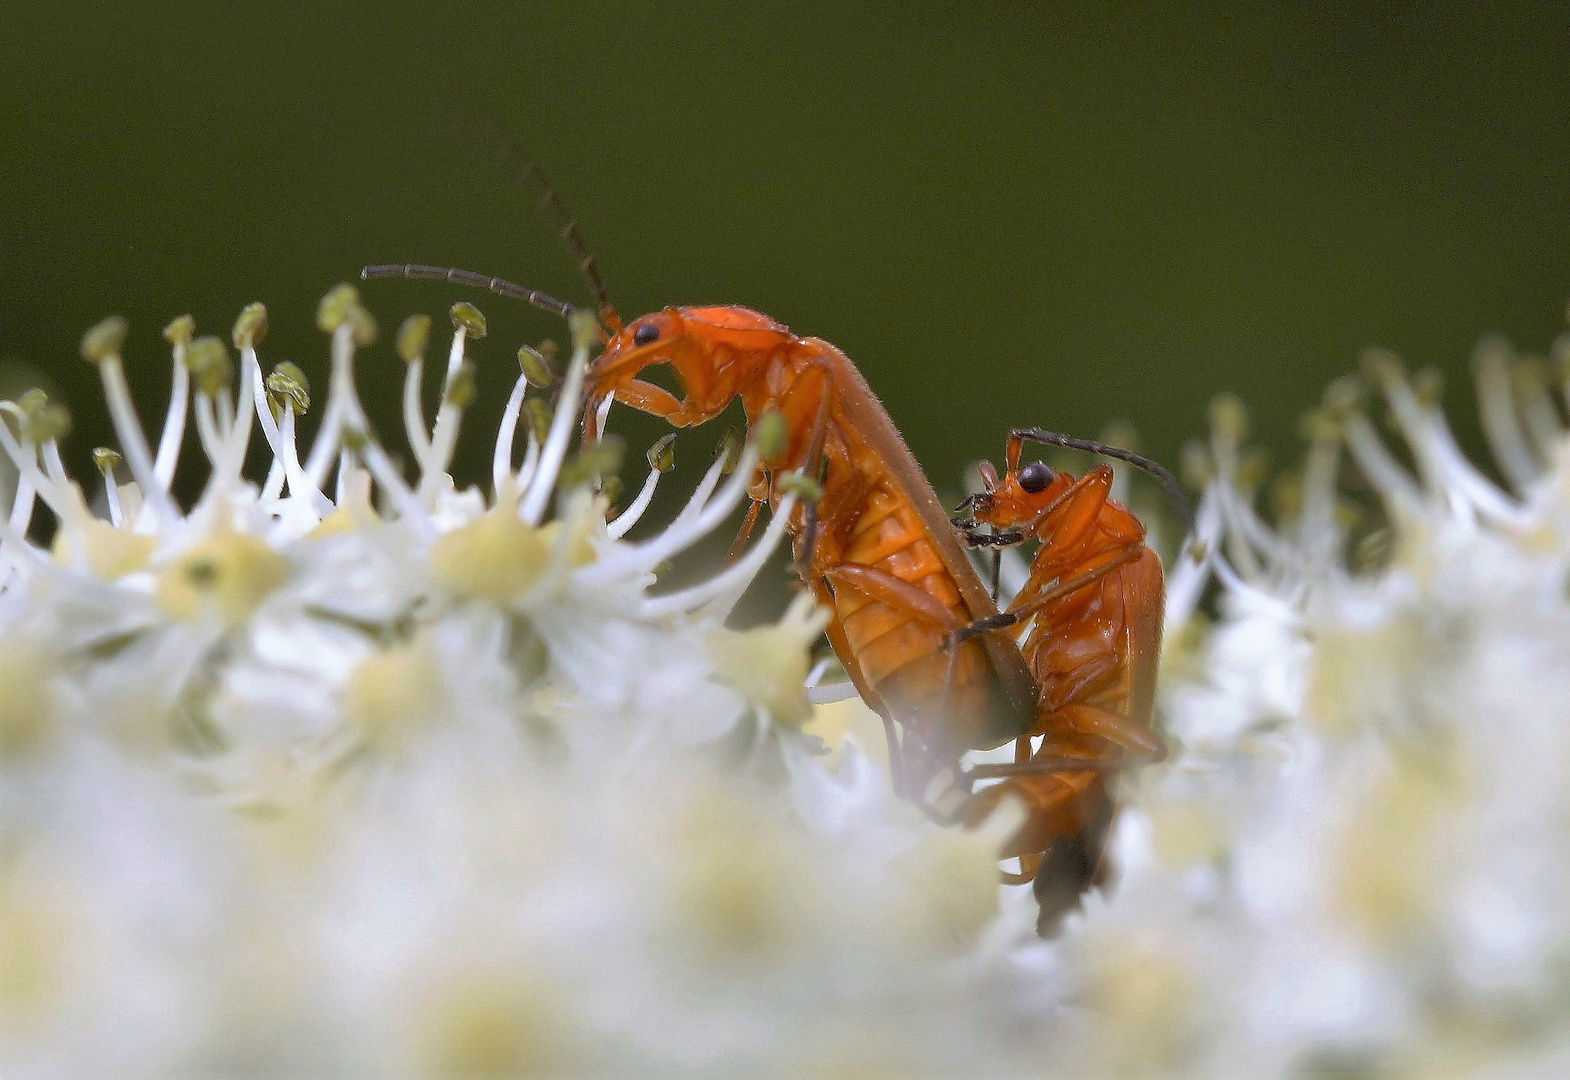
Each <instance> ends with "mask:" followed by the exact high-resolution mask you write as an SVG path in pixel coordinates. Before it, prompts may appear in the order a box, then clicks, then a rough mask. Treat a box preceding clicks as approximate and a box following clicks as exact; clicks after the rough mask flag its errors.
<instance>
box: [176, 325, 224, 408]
mask: <svg viewBox="0 0 1570 1080" xmlns="http://www.w3.org/2000/svg"><path fill="white" fill-rule="evenodd" d="M185 366H186V367H188V368H190V370H191V377H192V378H194V379H195V380H196V386H197V389H199V390H201V392H202V393H204V394H216V393H218V391H220V390H222V389H223V388H224V387H226V386H228V385H229V378H230V376H231V374H232V372H231V371H230V366H229V350H228V348H227V347H225V345H224V343H223V342H222V341H221V340H220V339H218V338H216V337H213V336H211V335H208V336H207V337H199V338H197V339H196V340H195V341H193V342H191V344H190V346H189V347H188V348H187V349H186V350H185Z"/></svg>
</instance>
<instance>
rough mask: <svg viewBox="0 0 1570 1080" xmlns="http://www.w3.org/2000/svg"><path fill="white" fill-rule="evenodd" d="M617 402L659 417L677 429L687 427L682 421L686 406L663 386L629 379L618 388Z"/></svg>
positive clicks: (642, 380)
mask: <svg viewBox="0 0 1570 1080" xmlns="http://www.w3.org/2000/svg"><path fill="white" fill-rule="evenodd" d="M616 400H617V401H619V402H621V403H622V404H623V405H630V406H632V407H633V408H634V409H637V410H638V411H639V412H646V413H648V414H649V415H650V416H658V417H659V418H660V419H661V420H665V421H668V422H670V423H671V424H674V425H675V426H676V427H684V426H685V425H684V424H682V423H681V419H680V418H681V413H682V410H683V409H684V408H685V406H684V405H683V404H682V402H681V399H679V398H678V397H677V396H676V395H675V394H673V393H671V392H670V391H669V390H667V389H665V388H664V387H663V386H656V385H654V384H653V383H651V382H648V381H647V380H644V379H628V380H627V381H626V382H624V383H622V384H621V385H620V386H618V387H616Z"/></svg>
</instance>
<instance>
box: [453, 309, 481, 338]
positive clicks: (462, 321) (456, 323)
mask: <svg viewBox="0 0 1570 1080" xmlns="http://www.w3.org/2000/svg"><path fill="white" fill-rule="evenodd" d="M447 314H448V315H449V316H450V317H451V318H452V328H453V329H454V330H456V331H458V332H459V333H460V334H464V335H465V336H467V337H471V338H473V339H475V340H476V341H478V340H479V339H480V338H482V337H484V336H485V316H484V315H482V314H480V309H479V308H477V307H475V306H474V305H473V304H471V303H469V302H468V301H467V300H459V301H458V302H457V303H456V304H454V305H453V306H452V307H450V308H448V309H447Z"/></svg>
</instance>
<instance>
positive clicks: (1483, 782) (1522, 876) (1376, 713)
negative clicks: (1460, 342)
mask: <svg viewBox="0 0 1570 1080" xmlns="http://www.w3.org/2000/svg"><path fill="white" fill-rule="evenodd" d="M1554 352H1555V357H1554V359H1555V362H1556V365H1557V369H1558V370H1559V371H1560V372H1561V373H1562V374H1563V373H1565V372H1570V366H1567V365H1566V363H1565V361H1566V360H1570V335H1567V336H1566V337H1564V338H1562V339H1561V340H1560V341H1559V342H1558V343H1556V345H1555V349H1554ZM1474 371H1475V375H1476V379H1477V384H1478V394H1479V398H1480V401H1481V404H1482V410H1483V418H1484V428H1485V431H1486V434H1487V436H1488V439H1489V442H1490V445H1491V448H1492V449H1493V451H1494V456H1495V459H1496V461H1497V462H1498V465H1499V469H1500V472H1501V473H1502V474H1503V475H1504V476H1505V477H1506V478H1508V481H1509V488H1508V489H1506V488H1502V487H1500V486H1499V485H1497V484H1496V483H1494V482H1493V481H1491V480H1489V479H1488V478H1487V477H1486V476H1485V475H1484V474H1483V473H1481V472H1480V471H1479V470H1478V469H1477V468H1476V467H1474V466H1473V465H1472V464H1470V463H1469V462H1468V461H1467V460H1466V458H1465V457H1464V456H1463V455H1462V454H1461V452H1460V450H1459V449H1458V447H1457V444H1456V442H1455V440H1454V438H1453V437H1452V435H1451V432H1450V429H1449V427H1448V426H1447V424H1446V421H1445V419H1444V416H1443V414H1442V413H1441V411H1440V407H1439V401H1438V398H1439V395H1438V387H1439V384H1438V380H1437V379H1436V378H1434V377H1433V373H1431V372H1423V373H1419V374H1418V375H1416V376H1410V377H1409V376H1408V375H1407V374H1406V373H1405V372H1404V371H1403V369H1402V366H1401V364H1400V362H1399V361H1398V360H1396V359H1395V358H1394V357H1393V356H1391V355H1389V354H1388V353H1383V352H1379V351H1370V352H1369V353H1368V354H1367V355H1366V356H1365V357H1364V364H1363V378H1362V379H1361V380H1350V379H1349V380H1343V381H1341V382H1338V383H1335V384H1333V385H1332V386H1331V387H1330V389H1329V391H1328V392H1327V394H1326V397H1325V403H1324V407H1323V409H1322V410H1320V411H1319V412H1317V413H1316V414H1314V415H1312V416H1310V417H1309V418H1308V421H1307V424H1306V435H1307V437H1308V438H1309V441H1310V448H1309V451H1308V455H1307V458H1306V461H1305V464H1304V467H1303V469H1302V473H1301V476H1300V477H1298V478H1295V479H1294V480H1293V481H1292V482H1291V483H1289V484H1287V485H1284V486H1283V489H1282V491H1283V494H1284V497H1283V498H1282V499H1280V500H1278V501H1280V502H1282V503H1283V504H1284V508H1283V511H1282V513H1281V514H1279V515H1278V518H1279V520H1278V521H1277V522H1276V523H1275V524H1274V526H1272V525H1270V524H1267V523H1266V522H1265V521H1264V520H1262V518H1261V517H1260V516H1259V514H1258V513H1257V512H1256V510H1255V509H1254V501H1255V488H1256V486H1257V485H1258V484H1259V481H1260V479H1261V477H1262V474H1263V470H1262V469H1261V468H1259V467H1258V462H1257V459H1253V458H1251V457H1250V455H1248V454H1246V453H1244V452H1243V451H1242V447H1241V443H1242V440H1243V438H1244V434H1245V432H1244V427H1245V423H1244V416H1243V412H1242V408H1241V406H1240V405H1239V404H1238V403H1237V402H1235V401H1233V400H1231V399H1226V398H1223V399H1220V400H1218V401H1217V403H1216V407H1215V409H1214V411H1213V415H1212V436H1211V440H1210V445H1209V447H1208V448H1206V449H1204V450H1201V451H1198V452H1197V453H1195V454H1193V455H1192V457H1191V460H1190V461H1189V463H1188V464H1189V466H1190V468H1191V470H1192V471H1194V472H1196V473H1199V474H1201V478H1203V479H1206V480H1208V487H1207V488H1206V491H1205V495H1204V498H1203V500H1202V502H1201V505H1200V509H1199V512H1198V524H1197V527H1196V534H1197V535H1196V537H1195V538H1194V539H1192V540H1191V541H1190V546H1189V550H1188V558H1186V559H1185V560H1183V562H1182V563H1181V565H1180V566H1179V568H1178V569H1177V570H1176V572H1175V573H1174V575H1173V577H1172V580H1171V581H1170V602H1169V612H1168V614H1169V623H1168V625H1169V633H1170V634H1171V635H1172V636H1173V640H1172V641H1170V642H1169V649H1168V655H1167V657H1166V660H1165V671H1164V675H1165V679H1164V683H1165V687H1164V695H1163V696H1164V712H1165V716H1164V720H1165V725H1166V730H1167V732H1168V734H1169V737H1170V738H1171V739H1172V740H1173V741H1174V743H1175V744H1176V746H1177V748H1178V750H1179V752H1177V753H1176V754H1175V755H1174V760H1173V761H1172V763H1171V764H1170V765H1168V766H1165V767H1162V768H1159V769H1150V770H1146V771H1145V772H1144V773H1143V775H1142V776H1141V777H1139V778H1138V779H1137V780H1136V782H1135V783H1134V784H1126V785H1125V788H1124V790H1125V793H1126V794H1127V795H1128V797H1129V799H1130V802H1131V804H1132V808H1131V809H1129V810H1127V811H1126V812H1125V813H1124V815H1123V817H1122V819H1121V822H1120V831H1119V834H1118V838H1117V845H1116V848H1117V855H1118V858H1119V863H1120V866H1121V876H1122V882H1121V887H1120V888H1119V889H1118V890H1117V892H1116V893H1115V895H1113V896H1112V897H1111V898H1110V899H1100V898H1091V899H1090V900H1088V901H1087V905H1086V907H1087V911H1086V916H1085V918H1084V919H1083V920H1082V921H1081V922H1079V923H1078V925H1076V926H1074V927H1073V928H1072V930H1071V932H1070V933H1069V934H1068V935H1066V940H1065V941H1064V942H1063V945H1062V950H1063V955H1064V958H1065V968H1066V970H1067V971H1068V972H1071V975H1070V976H1069V979H1070V982H1071V983H1072V987H1073V989H1068V988H1065V989H1066V991H1067V992H1068V993H1069V994H1074V993H1078V994H1080V995H1083V998H1084V999H1085V1000H1087V1001H1089V1002H1091V1003H1093V1004H1092V1007H1091V1008H1090V1009H1089V1010H1088V1011H1087V1014H1086V1017H1087V1019H1086V1023H1087V1025H1088V1028H1089V1030H1090V1031H1091V1032H1092V1033H1093V1035H1094V1038H1093V1039H1092V1040H1091V1041H1080V1042H1077V1043H1076V1042H1073V1041H1066V1042H1065V1043H1063V1044H1061V1045H1062V1046H1063V1047H1064V1048H1065V1050H1064V1052H1065V1054H1066V1056H1067V1058H1068V1059H1069V1062H1070V1063H1072V1064H1074V1065H1077V1066H1079V1067H1080V1068H1082V1070H1083V1071H1084V1072H1086V1073H1088V1074H1092V1075H1094V1074H1098V1073H1105V1072H1117V1071H1124V1072H1132V1073H1139V1074H1147V1075H1160V1076H1167V1075H1185V1076H1319V1075H1329V1076H1343V1075H1355V1076H1369V1077H1384V1076H1473V1075H1487V1076H1507V1075H1508V1076H1517V1075H1530V1076H1557V1075H1565V1073H1566V1070H1567V1069H1570V995H1567V993H1566V988H1567V987H1570V982H1567V973H1570V966H1567V965H1570V904H1567V903H1566V898H1567V897H1570V599H1567V593H1566V586H1567V581H1570V578H1567V574H1570V443H1567V442H1566V439H1565V423H1564V419H1563V416H1564V413H1563V411H1562V407H1561V404H1560V403H1556V402H1555V401H1554V400H1553V398H1552V397H1551V396H1550V389H1549V386H1550V383H1549V381H1548V379H1547V378H1546V375H1547V372H1548V371H1549V367H1548V365H1547V364H1546V363H1545V362H1544V361H1543V360H1542V359H1534V358H1530V357H1517V356H1515V355H1513V354H1512V352H1511V350H1510V349H1509V347H1508V346H1507V345H1506V344H1505V343H1504V342H1503V341H1502V340H1500V339H1496V338H1490V339H1485V340H1484V341H1483V343H1482V344H1481V345H1480V346H1479V347H1478V350H1477V353H1476V355H1475V357H1474ZM1370 386H1371V387H1373V388H1375V389H1377V391H1378V392H1379V394H1380V395H1381V396H1382V398H1383V399H1384V401H1385V403H1386V404H1388V406H1389V415H1390V419H1391V421H1392V422H1393V426H1394V427H1395V429H1396V430H1397V431H1398V432H1399V434H1400V438H1401V442H1402V443H1403V444H1404V445H1403V449H1404V451H1405V453H1406V455H1408V457H1409V459H1410V462H1411V467H1410V468H1408V467H1406V466H1404V465H1403V464H1401V462H1400V460H1399V459H1398V457H1397V456H1396V455H1395V454H1394V453H1393V452H1392V451H1391V450H1390V449H1389V447H1388V446H1387V445H1386V443H1385V442H1384V441H1383V440H1382V439H1381V438H1380V436H1379V434H1378V431H1377V428H1376V426H1375V423H1374V421H1373V420H1371V419H1370V418H1369V416H1368V415H1367V414H1366V412H1365V411H1364V409H1363V407H1362V403H1361V399H1362V395H1363V388H1364V387H1370ZM1565 404H1570V402H1565ZM1196 449H1197V448H1196ZM1343 453H1345V454H1346V455H1347V456H1348V457H1349V458H1350V461H1351V464H1352V465H1353V466H1355V468H1354V469H1351V470H1347V473H1348V476H1347V477H1346V478H1345V479H1348V480H1350V481H1360V482H1362V484H1363V490H1364V492H1365V493H1366V495H1367V497H1366V499H1365V500H1364V504H1363V505H1361V506H1359V505H1358V504H1356V503H1354V502H1350V501H1348V500H1347V499H1345V498H1344V497H1343V496H1342V495H1341V494H1339V493H1338V480H1340V479H1343V478H1342V477H1341V475H1340V474H1341V472H1342V464H1341V455H1342V454H1343ZM1340 486H1341V487H1351V486H1352V485H1351V484H1350V483H1348V484H1342V485H1340ZM1375 504H1377V511H1376V510H1375ZM1371 511H1373V512H1372V513H1371ZM1212 574H1213V575H1214V578H1215V579H1216V580H1217V581H1218V582H1219V595H1218V597H1217V607H1218V609H1219V617H1218V618H1217V619H1216V620H1215V622H1214V624H1213V625H1210V626H1209V627H1208V628H1206V627H1202V626H1201V625H1200V624H1199V623H1198V622H1197V621H1196V620H1193V619H1192V618H1191V613H1192V612H1193V611H1194V610H1195V606H1196V604H1197V603H1198V601H1199V598H1200V593H1201V590H1202V589H1203V588H1204V586H1205V581H1206V579H1207V578H1208V577H1210V576H1211V575H1212ZM1136 788H1137V790H1134V789H1136Z"/></svg>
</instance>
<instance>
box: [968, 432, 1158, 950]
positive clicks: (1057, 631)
mask: <svg viewBox="0 0 1570 1080" xmlns="http://www.w3.org/2000/svg"><path fill="white" fill-rule="evenodd" d="M1026 440H1034V441H1045V442H1052V443H1057V444H1068V445H1078V446H1080V447H1081V448H1085V449H1095V450H1097V451H1098V452H1103V453H1113V454H1114V455H1115V456H1119V457H1124V458H1126V459H1128V460H1131V461H1134V462H1136V463H1137V464H1140V465H1141V466H1142V467H1145V468H1150V469H1152V471H1154V472H1155V473H1156V474H1157V476H1158V478H1161V479H1162V480H1163V482H1164V483H1167V484H1168V487H1169V490H1172V491H1175V490H1176V484H1175V482H1173V481H1172V480H1171V477H1170V474H1167V473H1166V472H1165V470H1162V469H1160V468H1159V467H1155V466H1152V465H1151V463H1149V462H1148V461H1146V460H1145V459H1143V458H1139V457H1137V456H1136V455H1131V454H1126V453H1118V452H1116V451H1112V450H1110V448H1107V447H1101V446H1098V445H1097V444H1093V443H1085V442H1083V441H1081V440H1075V439H1067V438H1065V437H1063V436H1059V435H1055V434H1053V433H1049V432H1043V431H1041V430H1040V429H1036V428H1021V429H1017V430H1015V431H1014V432H1013V433H1012V434H1011V435H1010V436H1009V440H1008V446H1007V451H1006V454H1007V456H1006V458H1005V471H1004V475H1003V478H1002V480H1001V481H1000V480H999V479H998V477H997V474H996V472H995V471H993V469H992V467H991V466H990V465H984V466H983V468H982V482H983V485H984V490H983V491H982V492H980V493H979V494H976V495H972V496H971V497H970V498H968V499H966V500H965V502H964V503H962V504H961V507H960V510H962V511H963V510H969V511H970V513H971V515H972V518H971V519H969V520H961V521H959V522H957V524H959V526H960V527H961V528H962V530H963V534H964V536H965V537H966V539H967V541H969V542H971V543H973V544H976V545H978V546H980V545H986V546H997V545H998V544H1000V543H1018V542H1020V541H1022V540H1024V539H1025V538H1026V537H1028V536H1034V537H1035V538H1036V539H1038V540H1040V541H1041V547H1040V548H1039V549H1038V550H1037V552H1036V555H1035V558H1034V559H1033V560H1032V561H1031V564H1030V575H1029V578H1028V579H1027V580H1026V582H1025V585H1024V586H1023V588H1021V589H1020V591H1019V593H1018V595H1017V596H1016V597H1015V598H1014V600H1013V602H1012V603H1011V604H1010V605H1009V607H1008V610H1007V611H1006V612H1005V613H1003V615H1001V616H999V617H998V618H996V619H991V620H985V621H983V622H982V623H979V624H978V625H977V626H976V627H973V628H972V629H970V630H968V631H967V632H966V633H967V635H968V634H971V633H983V634H996V633H1003V632H1005V631H1007V632H1008V633H1009V635H1010V636H1011V638H1013V637H1016V636H1017V640H1019V642H1020V645H1021V650H1022V652H1023V653H1024V656H1025V660H1026V663H1027V664H1028V665H1029V666H1030V671H1031V677H1032V678H1033V679H1034V681H1035V684H1036V687H1037V690H1038V698H1037V703H1036V709H1035V723H1034V724H1033V725H1032V727H1031V730H1030V732H1029V733H1028V734H1025V735H1022V736H1020V737H1019V738H1018V739H1017V740H1016V741H1015V748H1014V762H1015V763H1014V764H1013V765H1012V766H1010V765H999V766H986V765H982V766H977V767H975V768H973V769H971V770H970V772H969V773H968V774H967V775H968V778H969V779H971V780H973V781H975V780H981V779H986V778H991V777H1001V778H1003V779H1002V782H1001V783H998V784H995V785H993V786H991V787H985V788H982V789H981V790H979V791H977V792H975V794H973V795H972V796H971V797H970V799H969V800H968V802H967V803H966V804H965V805H964V806H963V807H962V808H961V811H960V815H961V817H962V818H963V819H964V820H966V821H969V822H975V821H979V820H982V819H984V818H985V817H986V815H987V814H989V813H990V812H991V811H992V809H993V807H995V806H996V805H997V803H998V802H999V801H1000V800H1001V799H1002V798H1004V797H1005V796H1007V795H1014V796H1017V797H1018V798H1019V799H1020V801H1021V802H1022V803H1023V804H1024V806H1025V808H1026V821H1025V824H1024V825H1023V826H1022V827H1021V829H1020V831H1019V832H1018V833H1017V834H1016V835H1015V836H1014V838H1013V839H1012V841H1011V842H1010V844H1009V845H1008V847H1007V849H1006V850H1005V852H1004V855H1005V857H1008V856H1017V857H1018V858H1019V861H1020V872H1019V873H1018V874H1010V875H1005V878H1006V879H1007V880H1011V881H1015V882H1018V883H1024V882H1029V881H1034V882H1035V892H1036V897H1037V899H1038V900H1039V901H1040V904H1041V916H1040V921H1039V923H1038V929H1040V931H1041V933H1042V934H1043V935H1046V934H1049V933H1051V932H1052V930H1053V929H1054V928H1055V927H1056V925H1057V923H1058V921H1059V920H1060V919H1061V918H1062V916H1063V915H1064V913H1065V912H1067V911H1068V910H1069V909H1070V908H1071V907H1072V906H1073V905H1074V904H1075V903H1076V902H1077V900H1078V897H1079V895H1080V893H1081V892H1082V891H1083V890H1084V889H1085V888H1088V887H1090V886H1092V885H1095V884H1099V883H1100V882H1101V881H1102V880H1103V879H1104V877H1105V872H1106V871H1105V865H1104V863H1105V844H1106V838H1107V833H1108V829H1109V827H1110V825H1111V822H1112V817H1113V814H1114V811H1115V809H1116V802H1115V791H1114V786H1115V783H1116V779H1117V770H1118V769H1120V768H1122V767H1125V766H1127V765H1131V764H1137V763H1140V762H1150V761H1160V760H1162V759H1163V758H1164V757H1165V756H1166V747H1165V746H1164V745H1163V744H1162V742H1161V740H1160V739H1159V738H1158V737H1157V736H1156V735H1155V734H1154V732H1153V731H1152V730H1151V712H1152V709H1153V707H1154V703H1155V689H1156V663H1157V661H1158V659H1159V657H1160V653H1161V620H1162V599H1163V588H1162V576H1161V561H1160V559H1159V558H1157V556H1156V553H1155V552H1154V551H1152V550H1151V549H1150V548H1149V547H1147V546H1146V545H1145V529H1144V526H1142V525H1141V524H1140V523H1139V521H1138V520H1137V519H1136V518H1135V517H1134V516H1133V515H1132V514H1130V513H1129V512H1128V510H1126V509H1125V508H1124V507H1122V506H1120V505H1119V504H1118V503H1116V502H1114V501H1112V500H1111V499H1110V498H1108V494H1109V493H1110V491H1111V488H1112V469H1111V468H1110V467H1109V466H1107V465H1100V466H1097V467H1096V468H1094V469H1092V470H1091V471H1090V472H1088V473H1086V474H1085V475H1084V476H1082V477H1079V478H1077V479H1076V478H1075V477H1073V476H1071V475H1069V474H1068V473H1064V472H1056V471H1054V470H1052V469H1051V468H1049V467H1048V466H1047V465H1046V464H1045V463H1044V462H1040V461H1032V462H1030V463H1028V464H1026V465H1024V466H1021V465H1020V463H1019V458H1020V451H1021V448H1022V446H1023V444H1024V442H1025V441H1026ZM1177 497H1178V499H1179V500H1180V505H1183V504H1182V501H1181V500H1182V496H1181V493H1179V494H1178V496H1177ZM978 525H987V526H990V527H991V528H992V530H993V532H991V533H982V532H980V531H979V530H978V529H977V528H976V526H978ZM999 530H1003V531H1002V532H999ZM1037 737H1039V739H1040V742H1039V744H1037V745H1034V747H1033V743H1035V740H1036V738H1037Z"/></svg>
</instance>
